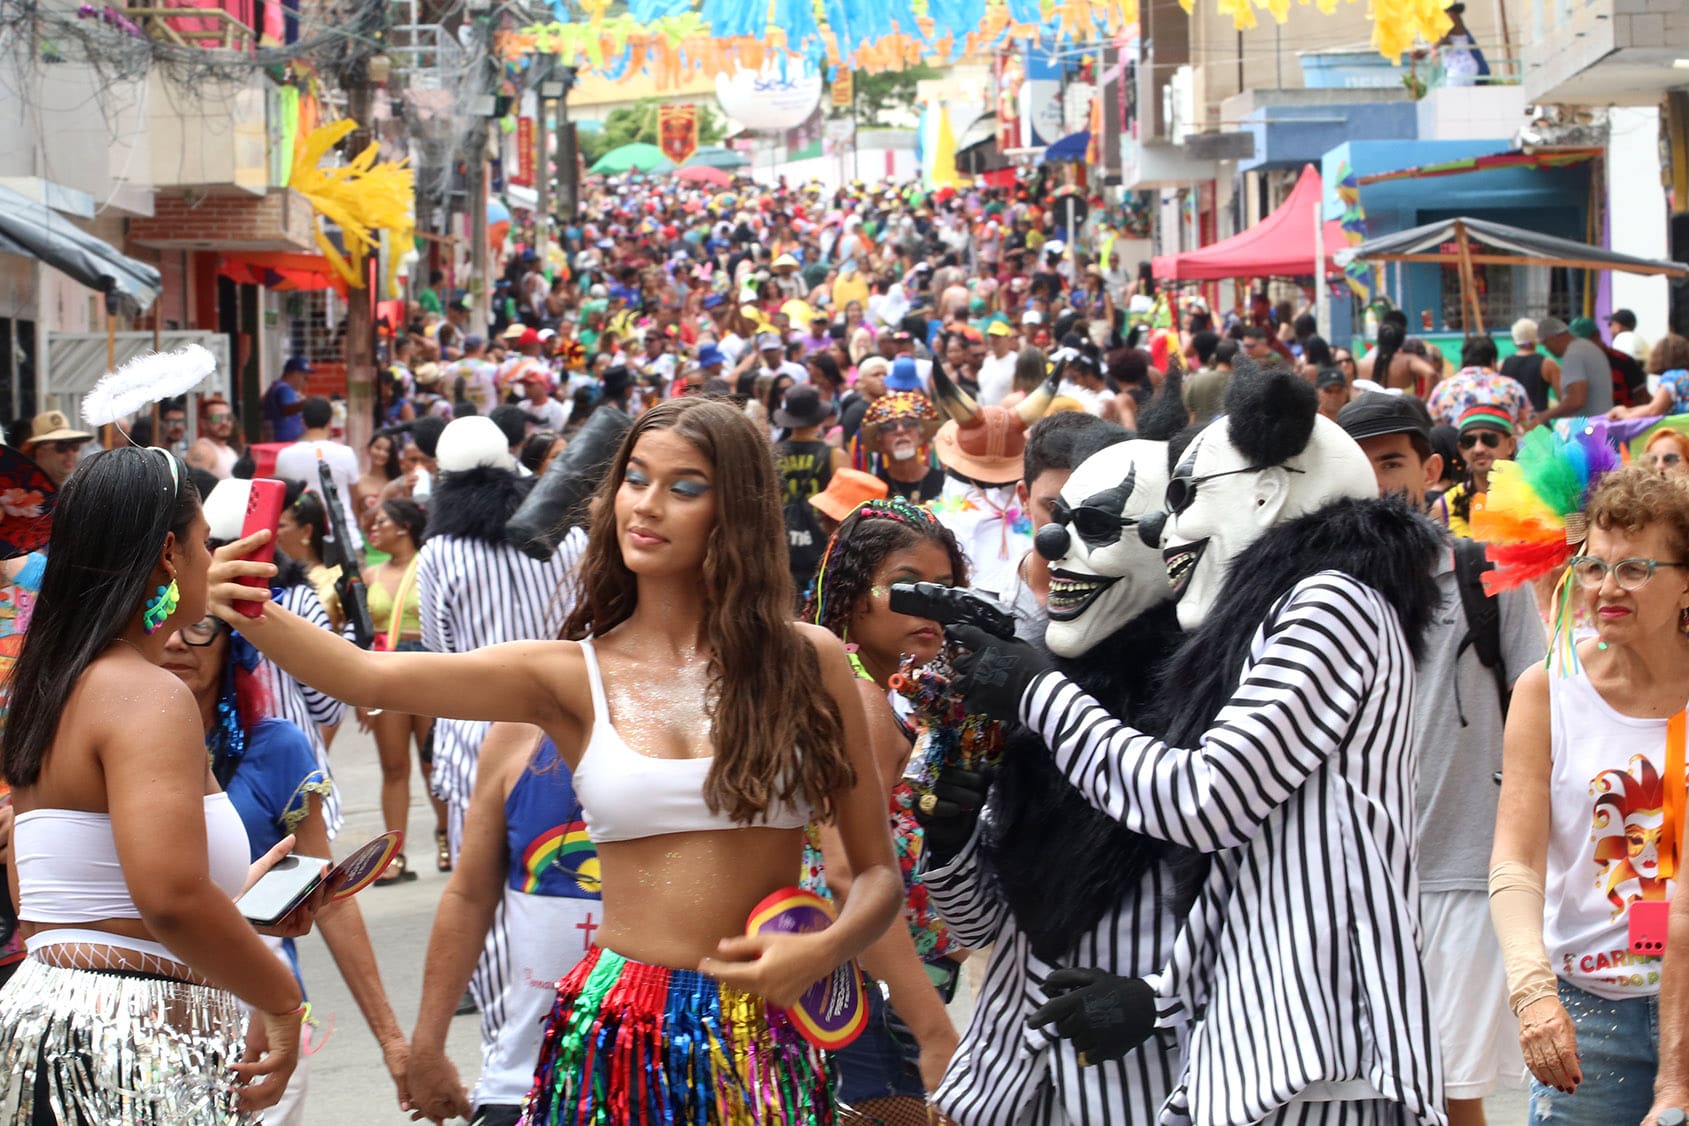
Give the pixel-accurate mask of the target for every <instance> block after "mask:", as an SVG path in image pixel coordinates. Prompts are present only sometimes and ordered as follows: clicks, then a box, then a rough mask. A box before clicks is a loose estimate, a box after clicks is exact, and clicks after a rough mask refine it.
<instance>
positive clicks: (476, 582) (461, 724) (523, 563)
mask: <svg viewBox="0 0 1689 1126" xmlns="http://www.w3.org/2000/svg"><path fill="white" fill-rule="evenodd" d="M585 549H586V533H585V532H584V531H583V530H582V529H580V528H576V529H574V530H573V531H571V532H570V533H569V534H568V535H567V536H566V537H564V539H563V542H562V543H561V544H559V545H558V547H557V552H556V554H554V555H553V556H552V557H551V558H550V559H549V560H547V561H546V562H543V563H542V562H540V561H539V560H537V559H532V558H530V557H528V556H526V555H524V554H522V553H521V552H520V551H518V550H517V549H516V548H514V547H512V546H510V545H509V544H507V543H488V542H486V541H485V540H477V539H470V538H468V537H466V536H450V535H447V536H433V537H430V538H429V539H428V540H427V541H426V542H424V543H423V545H422V550H421V551H420V552H419V553H418V556H417V565H416V586H417V596H418V598H419V599H420V600H421V606H422V644H423V645H424V646H425V647H426V648H427V649H429V650H431V651H432V652H435V653H467V652H469V651H470V650H472V649H479V648H481V647H482V646H486V645H502V644H504V643H505V642H507V641H541V640H544V639H546V638H553V637H556V636H557V634H558V631H559V630H560V629H561V628H562V625H563V619H564V618H565V617H567V616H568V606H569V601H568V596H569V592H568V591H566V590H564V589H563V580H564V578H565V577H566V576H568V575H570V574H571V573H572V572H573V571H574V569H575V565H576V564H577V563H578V562H579V561H580V558H581V554H582V552H584V551H585ZM490 726H491V724H487V723H476V722H469V721H464V720H453V719H443V720H440V721H439V722H438V723H436V724H435V725H434V793H435V794H436V795H438V796H439V797H440V798H441V799H443V800H444V801H446V802H448V803H449V804H451V805H452V806H453V807H454V808H459V809H466V808H468V805H469V792H470V790H471V789H472V788H473V787H474V785H475V763H476V760H477V759H478V758H479V756H480V753H481V740H482V739H484V738H485V737H486V733H487V728H488V727H490ZM454 838H455V834H454ZM454 850H455V848H454Z"/></svg>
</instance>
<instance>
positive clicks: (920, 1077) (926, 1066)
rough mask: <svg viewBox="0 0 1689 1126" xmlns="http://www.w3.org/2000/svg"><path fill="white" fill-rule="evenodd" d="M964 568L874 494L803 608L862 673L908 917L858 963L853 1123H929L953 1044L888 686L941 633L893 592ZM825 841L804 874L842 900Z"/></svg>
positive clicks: (831, 840) (951, 988) (840, 870)
mask: <svg viewBox="0 0 1689 1126" xmlns="http://www.w3.org/2000/svg"><path fill="white" fill-rule="evenodd" d="M967 567H968V565H967V561H966V560H964V559H963V558H962V550H961V548H960V547H958V546H957V544H956V539H955V537H954V536H952V535H951V534H950V533H949V532H948V531H947V530H946V529H945V528H944V526H943V525H942V524H940V523H939V522H938V521H937V520H936V519H934V518H933V516H932V514H931V513H930V512H927V511H926V510H925V509H921V508H916V507H915V506H914V505H913V504H910V503H909V502H908V501H907V500H904V499H903V498H902V497H893V498H891V499H889V500H871V501H868V502H867V503H865V504H863V505H861V506H859V507H858V508H857V509H856V511H855V512H853V513H852V514H851V515H850V516H848V517H847V518H846V519H845V521H844V523H843V524H841V525H840V526H839V530H838V531H837V532H835V533H834V535H833V538H832V541H831V542H830V543H829V544H828V545H827V554H826V556H825V558H824V561H823V564H822V570H821V573H820V575H819V576H818V577H817V579H816V583H815V594H814V596H813V598H812V599H811V601H810V604H809V605H808V606H807V607H806V608H805V616H806V617H807V618H808V619H809V620H811V621H814V622H815V623H816V624H817V625H822V626H825V627H826V628H827V629H829V630H831V631H832V632H833V633H834V634H836V635H838V637H839V638H840V640H842V641H844V642H845V648H846V649H847V650H848V651H849V653H850V660H851V664H852V666H853V667H854V668H855V670H856V675H857V682H856V686H857V689H858V690H859V692H860V694H861V696H862V703H863V706H864V707H865V708H866V710H867V713H868V742H869V747H870V749H871V750H872V752H873V756H874V761H875V763H876V764H877V765H878V767H879V777H880V781H881V784H882V785H883V786H885V787H886V788H887V790H888V802H889V805H890V813H891V825H892V838H893V842H894V843H895V844H896V846H897V855H898V860H899V861H900V863H901V865H902V868H903V879H904V888H905V896H904V905H903V915H904V920H905V922H906V923H907V924H908V925H907V926H897V925H895V924H894V925H893V926H892V927H891V929H890V930H888V931H887V932H886V933H885V935H883V936H882V937H881V938H880V940H879V941H878V942H876V943H875V944H874V945H873V946H871V947H869V948H868V950H867V951H866V952H864V953H863V955H862V965H863V968H864V969H865V970H866V971H867V972H868V974H869V975H870V976H871V977H873V978H874V979H876V981H877V982H883V983H884V985H885V991H884V992H882V991H881V990H880V989H878V988H875V986H874V984H873V983H870V986H869V989H868V1028H867V1030H866V1031H865V1032H864V1033H863V1034H862V1035H861V1036H860V1037H858V1038H857V1039H856V1040H855V1041H853V1042H852V1043H850V1044H849V1045H847V1046H846V1047H844V1048H843V1049H841V1050H840V1051H838V1052H837V1053H835V1055H834V1059H835V1060H836V1062H837V1063H838V1068H839V1099H840V1101H841V1102H842V1103H844V1104H846V1105H848V1106H849V1107H850V1108H851V1110H852V1112H853V1113H854V1114H855V1115H857V1116H858V1117H856V1118H849V1117H847V1119H846V1121H860V1122H870V1123H875V1124H876V1126H902V1124H904V1123H907V1124H909V1126H925V1123H927V1121H928V1112H927V1094H928V1093H929V1092H931V1091H935V1090H937V1088H938V1084H939V1080H941V1079H942V1078H943V1077H944V1070H945V1067H946V1066H947V1065H948V1064H949V1061H950V1056H951V1054H952V1053H954V1052H955V1050H956V1029H955V1026H954V1025H952V1024H951V1022H950V1016H949V1014H948V1013H947V1012H946V1011H945V1008H944V1006H945V1003H946V1002H948V1001H949V1000H950V998H951V996H952V995H953V994H954V992H955V987H956V978H957V976H958V974H959V971H960V967H961V959H962V955H963V954H964V951H963V950H962V949H961V947H960V946H959V945H958V944H957V943H956V942H955V941H954V939H953V938H952V937H951V935H950V932H949V930H948V929H947V928H946V927H945V926H944V924H943V922H942V921H940V920H939V918H938V915H937V913H936V912H935V911H934V910H933V909H932V907H931V906H930V905H929V903H928V901H927V894H926V889H925V888H924V887H922V886H921V883H920V878H919V876H918V875H916V869H917V866H918V864H919V862H920V858H921V851H922V840H923V837H922V831H921V827H920V825H919V824H917V823H916V820H915V815H914V805H915V791H914V789H913V788H912V787H911V786H910V784H909V783H908V782H907V781H904V780H903V774H904V771H905V769H906V768H907V767H908V765H909V758H910V753H911V751H912V749H913V746H914V742H915V731H914V728H913V726H912V724H911V723H910V722H909V719H908V706H907V704H905V703H904V702H903V700H902V698H901V697H897V696H894V695H893V694H892V690H891V682H892V677H893V676H894V675H895V674H896V673H897V671H898V669H899V667H900V666H901V664H902V663H903V661H904V660H905V658H908V659H911V660H913V661H914V663H915V664H916V665H920V664H925V663H926V662H928V661H931V660H932V659H933V658H934V657H936V656H938V652H939V649H940V647H941V646H942V645H943V643H944V631H943V629H942V628H941V627H940V626H939V624H938V623H937V622H933V621H928V620H926V619H923V618H913V617H910V616H909V615H907V614H899V613H898V612H896V611H895V610H893V609H892V608H891V604H890V593H889V592H890V588H891V586H892V584H893V583H914V582H932V583H939V584H942V585H944V586H959V585H965V584H966V582H967ZM819 837H820V840H821V843H822V855H824V856H825V858H826V859H825V862H823V863H820V864H816V863H815V862H816V861H820V859H821V857H820V856H817V855H815V854H814V853H813V852H812V853H811V861H812V863H811V866H810V870H809V872H808V874H807V879H808V881H809V883H810V885H811V886H812V887H813V888H814V890H817V891H821V892H823V893H824V894H831V895H833V896H838V897H840V898H842V897H844V896H845V895H846V894H847V893H848V891H849V888H850V868H849V865H848V863H847V862H846V861H845V859H844V857H843V855H842V852H841V847H840V843H839V841H838V839H837V837H836V836H835V835H834V834H833V833H832V831H831V830H829V829H825V828H823V829H822V830H820V833H819ZM935 986H936V988H935ZM888 993H889V999H888V998H887V994H888Z"/></svg>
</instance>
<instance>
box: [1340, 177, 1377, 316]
mask: <svg viewBox="0 0 1689 1126" xmlns="http://www.w3.org/2000/svg"><path fill="white" fill-rule="evenodd" d="M1337 198H1338V199H1339V200H1341V201H1342V203H1343V217H1342V219H1341V220H1340V221H1339V225H1340V226H1342V228H1343V238H1344V239H1345V240H1346V241H1347V242H1348V243H1349V245H1350V246H1359V245H1360V244H1361V243H1363V242H1365V241H1366V209H1365V208H1363V207H1362V206H1361V186H1360V182H1359V181H1358V180H1356V179H1355V170H1354V169H1352V168H1350V167H1349V162H1348V161H1346V160H1345V161H1343V162H1342V163H1340V164H1339V165H1338V166H1337ZM1373 269H1374V267H1373V265H1372V264H1371V263H1368V262H1363V261H1361V260H1360V259H1358V258H1351V259H1350V260H1349V264H1348V265H1347V266H1344V267H1343V280H1344V281H1346V282H1348V283H1349V288H1350V289H1351V290H1353V291H1354V293H1355V296H1357V297H1359V298H1360V299H1361V300H1362V301H1363V302H1366V301H1371V300H1372V281H1373Z"/></svg>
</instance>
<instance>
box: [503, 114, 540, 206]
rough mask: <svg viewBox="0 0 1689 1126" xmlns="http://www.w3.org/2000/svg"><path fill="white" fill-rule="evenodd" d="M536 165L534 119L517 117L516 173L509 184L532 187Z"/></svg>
mask: <svg viewBox="0 0 1689 1126" xmlns="http://www.w3.org/2000/svg"><path fill="white" fill-rule="evenodd" d="M538 163H539V162H538V161H537V160H535V159H534V119H533V118H531V117H519V118H517V119H516V172H515V173H514V174H513V175H512V176H511V177H510V182H511V183H512V184H519V185H521V186H522V187H524V188H531V187H533V186H534V169H535V166H536V165H537V164H538Z"/></svg>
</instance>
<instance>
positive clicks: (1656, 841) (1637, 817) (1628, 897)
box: [1589, 755, 1676, 920]
mask: <svg viewBox="0 0 1689 1126" xmlns="http://www.w3.org/2000/svg"><path fill="white" fill-rule="evenodd" d="M1589 793H1590V796H1591V797H1593V798H1594V799H1595V803H1594V808H1593V809H1592V810H1591V826H1590V834H1589V839H1590V841H1591V842H1592V843H1593V844H1594V845H1595V850H1594V861H1595V866H1596V869H1597V872H1596V877H1595V884H1596V887H1597V888H1599V889H1600V891H1601V894H1602V895H1604V896H1606V897H1607V901H1608V902H1609V903H1611V904H1612V905H1613V913H1612V918H1613V919H1614V920H1617V919H1618V918H1620V917H1621V916H1622V915H1624V913H1625V911H1626V910H1627V909H1628V908H1629V907H1630V905H1631V904H1632V903H1635V902H1636V901H1638V900H1668V899H1670V898H1671V894H1672V886H1673V884H1675V883H1676V881H1675V880H1672V879H1668V878H1666V877H1664V876H1662V875H1661V872H1660V845H1661V840H1662V837H1663V834H1664V830H1665V784H1664V781H1663V780H1662V778H1661V776H1660V772H1659V771H1658V770H1657V769H1656V768H1655V766H1654V764H1653V762H1652V761H1651V760H1650V759H1649V758H1648V756H1646V755H1632V756H1631V758H1630V765H1629V768H1628V769H1625V770H1617V769H1614V770H1603V771H1602V772H1601V773H1600V774H1598V775H1596V776H1595V778H1594V780H1593V781H1591V782H1590V784H1589Z"/></svg>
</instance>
